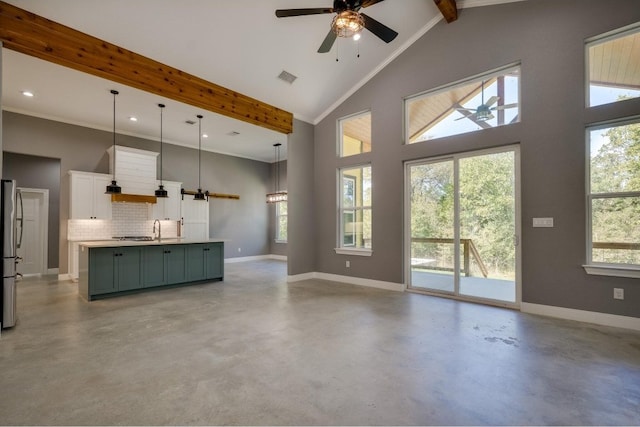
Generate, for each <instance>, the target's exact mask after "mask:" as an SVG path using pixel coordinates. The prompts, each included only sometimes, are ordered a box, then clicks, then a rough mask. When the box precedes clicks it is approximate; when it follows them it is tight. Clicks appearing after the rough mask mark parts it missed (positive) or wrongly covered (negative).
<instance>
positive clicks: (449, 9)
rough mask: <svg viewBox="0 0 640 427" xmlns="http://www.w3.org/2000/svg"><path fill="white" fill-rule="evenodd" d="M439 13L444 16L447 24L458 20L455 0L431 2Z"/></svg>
mask: <svg viewBox="0 0 640 427" xmlns="http://www.w3.org/2000/svg"><path fill="white" fill-rule="evenodd" d="M433 1H434V3H435V4H436V6H438V9H440V13H442V16H444V19H445V20H446V21H447V23H451V22H453V21H455V20H456V19H458V7H457V6H456V0H433Z"/></svg>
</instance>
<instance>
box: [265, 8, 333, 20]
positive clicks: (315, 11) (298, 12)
mask: <svg viewBox="0 0 640 427" xmlns="http://www.w3.org/2000/svg"><path fill="white" fill-rule="evenodd" d="M323 13H333V8H331V7H317V8H311V9H278V10H276V16H277V17H278V18H287V17H289V16H303V15H320V14H323Z"/></svg>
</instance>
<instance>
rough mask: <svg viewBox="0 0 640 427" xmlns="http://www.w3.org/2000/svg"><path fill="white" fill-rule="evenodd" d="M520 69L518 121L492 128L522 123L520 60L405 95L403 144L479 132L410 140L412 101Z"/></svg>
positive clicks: (520, 72)
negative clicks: (410, 109)
mask: <svg viewBox="0 0 640 427" xmlns="http://www.w3.org/2000/svg"><path fill="white" fill-rule="evenodd" d="M515 69H517V70H518V76H519V78H518V121H517V122H514V123H505V124H504V125H500V126H495V127H494V126H491V129H493V128H499V127H504V126H509V125H510V124H517V123H521V122H522V108H521V107H522V63H521V62H520V61H517V62H513V63H510V64H506V65H504V66H501V67H498V68H494V69H492V70H488V71H485V72H483V73H478V74H475V75H473V76H469V77H465V78H463V79H460V80H456V81H454V82H449V83H446V84H444V85H441V86H437V87H435V88H432V89H428V90H425V91H423V92H419V93H416V94H413V95H409V96H407V97H405V98H404V99H403V107H402V108H403V114H402V118H403V132H402V133H403V135H402V139H403V144H404V145H413V144H420V143H425V142H430V141H437V140H441V139H443V138H450V137H453V136H459V135H465V134H468V133H473V132H477V131H478V130H476V131H470V132H462V133H457V134H453V135H446V136H440V137H437V138H433V139H430V140H426V141H416V142H410V139H411V135H410V125H411V123H410V117H409V106H410V103H411V102H412V101H417V100H420V99H423V98H427V97H430V96H433V95H438V94H440V93H443V92H448V91H451V90H453V89H455V88H457V87H459V86H464V85H467V84H471V83H477V82H481V81H482V80H487V79H491V78H493V77H496V76H501V75H503V74H505V73H506V72H508V71H510V70H515ZM479 130H484V129H479Z"/></svg>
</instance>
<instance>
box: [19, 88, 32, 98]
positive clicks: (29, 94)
mask: <svg viewBox="0 0 640 427" xmlns="http://www.w3.org/2000/svg"><path fill="white" fill-rule="evenodd" d="M22 94H23V95H24V96H26V97H28V98H33V97H34V95H33V92H29V91H28V90H23V91H22Z"/></svg>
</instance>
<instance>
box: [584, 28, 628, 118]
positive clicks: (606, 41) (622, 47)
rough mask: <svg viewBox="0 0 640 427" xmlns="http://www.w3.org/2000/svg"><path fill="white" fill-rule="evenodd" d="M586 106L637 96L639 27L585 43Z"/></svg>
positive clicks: (625, 29)
mask: <svg viewBox="0 0 640 427" xmlns="http://www.w3.org/2000/svg"><path fill="white" fill-rule="evenodd" d="M587 67H588V68H587V84H588V91H587V94H588V101H587V105H588V106H590V107H594V106H596V105H602V104H609V103H612V102H618V101H623V100H625V99H630V98H637V97H640V24H635V25H633V26H631V27H625V28H622V29H620V30H616V31H614V32H611V33H608V34H604V35H601V36H598V37H595V38H593V39H590V40H587Z"/></svg>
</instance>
